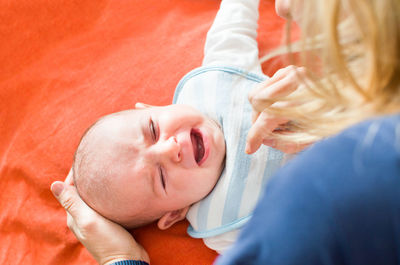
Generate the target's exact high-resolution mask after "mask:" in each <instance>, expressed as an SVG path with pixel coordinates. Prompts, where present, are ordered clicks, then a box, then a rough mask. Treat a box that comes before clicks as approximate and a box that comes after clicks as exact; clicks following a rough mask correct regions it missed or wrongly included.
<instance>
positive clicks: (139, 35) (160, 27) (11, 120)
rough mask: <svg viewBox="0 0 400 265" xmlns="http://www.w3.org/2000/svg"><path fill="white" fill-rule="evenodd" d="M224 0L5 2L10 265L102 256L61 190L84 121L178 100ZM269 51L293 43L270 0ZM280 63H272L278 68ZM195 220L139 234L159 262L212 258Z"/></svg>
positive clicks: (2, 56)
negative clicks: (76, 224) (71, 223)
mask: <svg viewBox="0 0 400 265" xmlns="http://www.w3.org/2000/svg"><path fill="white" fill-rule="evenodd" d="M219 3H220V1H218V0H162V1H160V0H145V1H144V0H132V1H117V0H97V1H92V0H81V1H70V0H37V1H31V0H21V1H9V0H0V38H1V41H0V102H1V109H0V136H1V137H0V159H1V160H0V161H1V162H0V190H1V199H0V231H1V232H0V246H1V248H0V264H41V265H43V264H96V263H95V261H94V260H93V259H92V257H91V256H90V255H89V253H88V252H87V251H86V250H85V248H84V247H83V246H82V245H81V244H80V243H79V242H78V241H77V240H76V239H75V237H74V236H73V234H72V233H71V232H70V231H69V230H68V228H67V226H66V215H65V212H64V210H63V209H62V208H61V207H60V206H59V205H58V203H57V201H56V200H55V199H54V198H53V196H52V195H51V193H50V190H49V187H50V184H51V183H52V182H53V181H55V180H63V179H64V178H65V177H66V175H67V172H68V171H69V168H70V167H71V163H72V159H73V154H74V151H75V149H76V147H77V144H78V141H79V139H80V136H81V135H82V133H83V132H84V130H85V129H86V128H87V127H88V126H89V125H90V124H91V123H93V122H94V121H95V120H96V119H97V118H99V117H100V116H103V115H105V114H107V113H111V112H115V111H119V110H123V109H128V108H132V106H134V103H135V102H137V101H142V102H148V103H152V104H155V105H157V104H160V105H161V104H169V103H170V102H171V100H172V96H173V92H174V89H175V86H176V84H177V83H178V81H179V79H180V78H181V77H182V76H183V75H184V74H185V73H186V72H188V71H189V70H191V69H193V68H195V67H197V66H199V65H200V63H201V59H202V49H203V45H204V40H205V36H206V32H207V30H208V28H209V27H210V25H211V23H212V20H213V18H214V16H215V14H216V11H217V9H218V6H219ZM261 20H262V21H261V28H260V37H259V39H260V49H261V51H262V53H265V52H267V51H268V50H270V49H271V48H272V47H275V46H276V45H278V44H279V43H280V42H281V36H282V34H281V31H282V25H283V21H282V20H281V19H280V18H278V17H277V16H276V15H275V12H274V2H273V1H272V0H261ZM274 68H276V67H273V68H268V73H269V74H271V73H273V71H274ZM187 225H188V224H187V222H181V223H179V224H178V225H176V226H174V227H172V228H171V229H169V230H167V231H163V232H161V231H159V230H157V228H156V227H155V226H154V225H149V226H147V227H144V228H141V229H138V230H136V231H133V234H134V235H135V236H136V239H137V240H138V241H139V242H140V243H141V244H143V245H144V247H145V248H146V249H147V250H148V252H149V254H150V257H151V261H152V264H153V265H157V264H160V265H161V264H162V265H168V264H196V265H201V264H211V263H212V262H213V260H214V259H215V257H216V254H215V252H213V251H211V250H209V249H207V248H206V247H205V246H204V245H203V243H202V241H201V240H195V239H192V238H190V237H188V236H187V235H186V233H185V231H186V227H187Z"/></svg>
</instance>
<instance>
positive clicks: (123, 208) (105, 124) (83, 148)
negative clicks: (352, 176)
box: [73, 110, 161, 228]
mask: <svg viewBox="0 0 400 265" xmlns="http://www.w3.org/2000/svg"><path fill="white" fill-rule="evenodd" d="M134 111H137V110H132V111H122V112H118V113H113V114H110V115H107V116H104V117H102V118H101V119H99V120H98V121H96V122H95V123H94V124H93V125H92V126H91V127H89V128H88V130H87V131H86V132H85V133H84V135H83V137H82V139H81V141H80V143H79V146H78V148H77V150H76V152H75V158H74V164H73V172H74V183H75V186H76V188H77V190H78V192H79V195H80V196H81V198H82V199H83V200H84V201H85V202H86V203H87V204H88V205H89V206H90V207H91V208H93V209H94V210H95V211H97V212H98V213H100V214H101V215H103V216H104V217H106V218H108V219H110V220H112V221H114V222H117V223H119V224H121V225H123V226H125V227H128V228H132V227H137V226H140V225H143V224H146V223H149V222H151V221H154V220H156V219H158V218H159V217H160V216H161V213H160V214H158V213H157V214H151V213H146V211H144V210H141V209H137V210H138V211H135V209H132V208H131V207H130V205H127V203H125V201H127V200H125V198H126V196H125V194H123V192H121V189H123V188H124V187H123V186H121V185H120V183H119V181H118V179H119V178H120V175H122V174H124V173H126V169H128V168H129V167H131V166H133V165H132V164H134V161H133V160H131V159H129V150H130V143H129V141H127V140H126V139H128V138H127V137H123V136H124V135H123V134H122V137H121V131H122V130H121V129H122V128H121V127H122V126H123V125H124V124H125V123H126V122H127V119H129V118H133V117H131V116H132V115H130V114H131V113H130V112H134ZM131 122H132V120H131ZM132 185H134V183H132ZM133 196H135V194H132V197H133ZM139 200H140V198H139Z"/></svg>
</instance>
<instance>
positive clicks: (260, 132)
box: [245, 112, 287, 154]
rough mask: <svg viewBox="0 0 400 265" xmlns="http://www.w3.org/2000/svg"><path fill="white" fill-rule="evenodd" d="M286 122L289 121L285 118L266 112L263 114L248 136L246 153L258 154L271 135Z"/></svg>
mask: <svg viewBox="0 0 400 265" xmlns="http://www.w3.org/2000/svg"><path fill="white" fill-rule="evenodd" d="M285 122H287V120H286V119H284V118H277V117H274V116H271V115H269V114H267V113H266V112H261V113H260V115H259V116H258V118H257V120H256V121H255V122H254V124H253V125H252V126H251V128H250V130H249V133H248V134H247V141H246V142H247V143H246V149H245V151H246V153H247V154H252V153H254V152H256V151H257V150H258V148H259V147H260V146H261V144H262V143H263V141H264V140H265V139H266V138H268V136H269V135H270V133H271V132H272V131H273V130H275V128H277V127H279V125H280V124H283V123H285Z"/></svg>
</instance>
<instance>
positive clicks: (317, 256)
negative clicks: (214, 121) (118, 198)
mask: <svg viewBox="0 0 400 265" xmlns="http://www.w3.org/2000/svg"><path fill="white" fill-rule="evenodd" d="M275 4H276V10H277V12H278V14H279V15H281V16H283V17H285V18H287V19H288V23H290V21H291V20H294V21H296V22H297V23H298V25H299V26H300V28H301V30H302V40H300V41H299V42H298V43H296V44H295V45H291V46H290V47H291V48H292V50H301V51H302V53H301V54H300V56H299V58H300V63H301V65H302V66H304V67H305V68H296V67H289V68H286V69H283V70H281V71H278V72H277V73H276V74H275V75H274V77H273V78H271V79H270V80H269V81H267V83H266V84H264V86H263V87H260V88H259V89H257V90H256V91H253V92H252V93H251V95H250V96H249V99H250V101H251V103H252V105H253V108H254V112H255V113H254V114H255V115H254V117H255V118H254V121H255V122H254V126H253V127H252V130H251V131H250V132H249V136H248V148H247V152H249V153H252V152H254V151H255V150H257V148H258V147H259V146H260V145H261V144H262V143H263V144H267V145H270V146H273V147H275V148H278V149H281V150H283V151H286V152H295V151H298V150H300V149H301V148H303V147H304V146H306V145H308V144H309V143H310V142H314V141H317V140H320V139H323V140H321V141H319V142H318V143H316V144H314V145H313V146H311V147H310V148H307V149H306V150H304V151H303V152H301V153H300V154H299V155H298V156H297V157H296V158H294V159H293V160H292V161H290V162H289V163H288V164H287V165H286V166H285V167H284V168H283V169H281V170H280V171H279V172H278V173H277V174H276V175H275V177H274V178H273V179H272V180H271V181H270V183H269V185H268V187H267V188H266V190H265V193H264V197H263V198H262V199H261V201H260V202H259V204H258V206H257V208H256V210H255V213H254V216H253V218H252V219H251V221H250V222H249V223H248V224H247V225H246V227H245V228H244V230H243V232H242V234H241V236H240V238H239V239H238V241H237V243H236V245H235V246H234V247H233V248H232V249H231V250H230V251H228V252H227V253H226V254H225V255H224V256H222V257H220V258H219V259H218V261H217V264H397V263H398V262H399V257H400V241H399V240H398V239H399V238H400V163H399V161H400V115H399V113H400V49H399V48H400V1H398V0H324V1H320V0H308V1H301V0H276V1H275ZM303 36H304V37H303ZM296 58H297V57H296ZM304 69H307V70H304ZM52 191H53V193H54V194H55V195H56V197H57V198H58V200H59V201H60V203H61V204H62V205H63V206H64V207H65V208H66V210H67V212H68V213H69V218H68V219H69V226H70V228H71V229H72V231H73V232H74V233H75V235H76V236H77V237H78V239H79V240H81V242H82V243H83V244H84V245H85V246H86V247H87V249H88V250H89V251H90V252H91V253H92V255H93V256H94V257H95V258H96V260H97V261H98V262H99V263H101V264H111V263H113V262H116V261H118V260H142V261H147V262H148V261H149V259H148V256H147V254H146V252H145V251H144V249H143V248H141V247H140V246H139V245H138V244H136V242H135V241H134V239H133V238H132V236H131V235H130V234H129V233H128V232H126V231H125V230H123V229H122V228H121V227H119V226H117V225H115V224H113V223H110V222H109V221H107V220H105V219H103V218H101V216H98V215H97V214H96V213H94V212H93V211H91V210H90V208H88V207H87V206H86V205H85V204H84V203H83V202H82V201H81V200H80V199H79V196H77V194H76V191H75V190H74V188H73V187H72V186H67V185H64V184H63V183H61V182H57V183H54V184H53V185H52ZM83 216H85V217H83ZM132 264H133V263H132Z"/></svg>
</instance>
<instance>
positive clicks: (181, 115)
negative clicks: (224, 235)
mask: <svg viewBox="0 0 400 265" xmlns="http://www.w3.org/2000/svg"><path fill="white" fill-rule="evenodd" d="M136 107H137V108H136V109H132V110H126V111H122V112H118V113H113V114H110V115H107V116H105V117H103V118H101V119H100V120H99V121H97V122H96V123H95V124H94V125H93V126H92V127H90V128H89V129H88V131H87V132H86V133H85V135H84V136H83V138H82V141H81V143H80V144H79V147H78V149H77V151H76V154H75V160H74V165H73V174H74V183H75V186H76V188H77V190H78V192H79V194H80V196H81V197H82V199H83V200H84V201H85V202H86V203H87V204H88V205H89V206H91V207H92V208H93V209H94V210H96V211H97V212H99V213H100V214H102V215H103V216H105V217H107V218H108V219H110V220H112V221H115V222H117V223H119V224H122V225H123V226H125V227H137V226H140V225H143V224H146V223H149V222H152V221H155V220H157V219H159V221H158V226H159V227H160V228H161V229H165V228H168V227H169V226H171V225H172V224H173V223H175V222H177V221H179V220H181V219H183V218H184V217H185V215H186V212H187V210H188V209H189V206H190V205H191V204H193V203H194V202H196V201H199V200H201V199H202V198H203V197H205V196H206V195H207V194H208V193H209V192H210V191H211V190H212V189H213V187H214V185H215V183H216V182H217V180H218V178H219V176H220V174H221V171H222V169H223V165H224V158H225V142H224V138H223V134H222V130H221V128H220V127H219V125H218V124H217V123H216V122H215V121H213V120H212V119H210V118H208V117H207V116H205V115H204V114H202V113H201V112H199V111H198V110H196V109H194V108H192V107H189V106H186V105H169V106H164V107H155V106H148V105H144V104H137V106H136Z"/></svg>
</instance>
